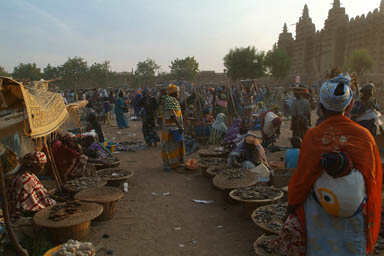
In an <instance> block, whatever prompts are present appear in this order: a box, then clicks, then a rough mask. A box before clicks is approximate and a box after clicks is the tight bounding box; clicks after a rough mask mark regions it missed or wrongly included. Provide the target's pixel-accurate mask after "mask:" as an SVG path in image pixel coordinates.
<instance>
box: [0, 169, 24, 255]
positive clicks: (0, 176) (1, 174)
mask: <svg viewBox="0 0 384 256" xmlns="http://www.w3.org/2000/svg"><path fill="white" fill-rule="evenodd" d="M0 184H1V186H0V187H1V196H2V205H3V215H4V220H5V225H6V228H7V232H8V235H9V238H10V240H11V242H12V244H13V246H14V247H15V249H16V251H17V254H18V255H22V256H28V255H29V254H28V251H27V250H25V249H24V248H23V247H21V245H20V244H19V242H18V241H17V238H16V234H15V231H14V230H13V228H12V225H11V217H10V215H9V207H8V201H7V191H6V189H5V177H4V172H3V165H2V162H0Z"/></svg>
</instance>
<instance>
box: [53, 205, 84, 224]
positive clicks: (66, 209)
mask: <svg viewBox="0 0 384 256" xmlns="http://www.w3.org/2000/svg"><path fill="white" fill-rule="evenodd" d="M79 207H80V202H79V201H69V202H66V203H64V204H59V205H54V206H53V207H52V208H51V209H50V211H49V219H50V220H53V221H60V220H63V219H65V218H68V217H69V216H72V215H74V214H76V213H79V212H80V209H79Z"/></svg>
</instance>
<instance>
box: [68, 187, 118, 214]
mask: <svg viewBox="0 0 384 256" xmlns="http://www.w3.org/2000/svg"><path fill="white" fill-rule="evenodd" d="M123 196H124V193H123V192H122V191H121V190H120V189H117V188H114V187H102V188H89V189H85V190H83V191H81V192H79V193H77V194H76V195H75V196H74V198H75V199H76V200H80V201H83V202H92V203H99V204H101V205H102V206H103V213H102V214H101V215H100V216H99V217H98V218H97V219H96V220H99V221H105V220H110V219H112V218H113V216H115V213H116V210H117V204H118V202H119V200H120V199H121V198H122V197H123Z"/></svg>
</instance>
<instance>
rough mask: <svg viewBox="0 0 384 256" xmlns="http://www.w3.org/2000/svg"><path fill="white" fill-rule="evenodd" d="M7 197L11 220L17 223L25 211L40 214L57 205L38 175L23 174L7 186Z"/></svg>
mask: <svg viewBox="0 0 384 256" xmlns="http://www.w3.org/2000/svg"><path fill="white" fill-rule="evenodd" d="M7 197H8V203H9V211H10V215H11V218H12V219H13V220H14V221H15V220H17V218H19V217H20V216H21V214H22V213H23V212H25V211H34V212H38V211H40V210H41V209H44V208H45V207H48V206H51V205H54V204H55V201H54V200H52V199H51V198H49V194H48V192H47V190H46V189H45V188H44V186H43V185H42V184H41V183H40V180H39V179H38V178H37V177H36V175H34V174H32V173H28V172H25V173H22V174H19V175H17V176H15V177H14V178H12V180H11V181H10V182H8V184H7Z"/></svg>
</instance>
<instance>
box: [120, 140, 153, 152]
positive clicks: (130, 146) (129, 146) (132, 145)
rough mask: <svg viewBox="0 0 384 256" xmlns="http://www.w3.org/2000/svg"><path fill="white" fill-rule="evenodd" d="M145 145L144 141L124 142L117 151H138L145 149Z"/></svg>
mask: <svg viewBox="0 0 384 256" xmlns="http://www.w3.org/2000/svg"><path fill="white" fill-rule="evenodd" d="M145 147H146V146H145V144H144V142H142V141H123V142H119V145H117V147H116V150H117V151H137V150H143V149H145Z"/></svg>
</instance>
